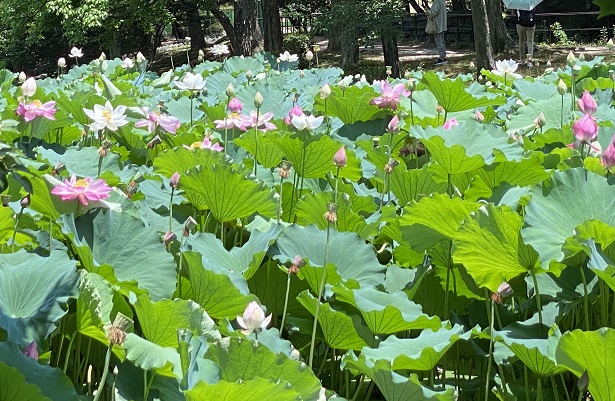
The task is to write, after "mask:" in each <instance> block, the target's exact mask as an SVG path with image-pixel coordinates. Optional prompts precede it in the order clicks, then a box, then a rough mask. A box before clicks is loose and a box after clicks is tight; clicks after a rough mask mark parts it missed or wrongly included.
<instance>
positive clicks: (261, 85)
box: [236, 81, 293, 120]
mask: <svg viewBox="0 0 615 401" xmlns="http://www.w3.org/2000/svg"><path fill="white" fill-rule="evenodd" d="M257 92H260V94H261V95H262V96H263V105H262V106H261V108H260V113H261V114H265V113H269V112H271V113H273V116H274V119H276V120H277V119H282V118H284V117H285V116H286V115H287V114H288V111H289V110H290V109H291V108H292V107H293V97H292V96H290V95H289V94H288V93H286V92H285V91H283V90H282V89H281V88H276V87H275V86H274V85H272V84H271V82H264V81H257V83H256V84H254V85H249V86H244V87H242V88H241V89H240V90H238V91H237V95H236V96H237V98H239V100H241V102H242V103H243V104H244V108H245V110H244V113H245V112H247V111H249V110H253V109H254V106H253V105H254V97H255V96H256V93H257Z"/></svg>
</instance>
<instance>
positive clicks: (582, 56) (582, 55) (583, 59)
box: [579, 53, 585, 61]
mask: <svg viewBox="0 0 615 401" xmlns="http://www.w3.org/2000/svg"><path fill="white" fill-rule="evenodd" d="M579 61H585V53H579Z"/></svg>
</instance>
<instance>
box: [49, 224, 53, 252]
mask: <svg viewBox="0 0 615 401" xmlns="http://www.w3.org/2000/svg"><path fill="white" fill-rule="evenodd" d="M51 252H53V220H51V217H50V218H49V254H50V255H51Z"/></svg>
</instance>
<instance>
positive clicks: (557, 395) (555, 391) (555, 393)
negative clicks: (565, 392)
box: [550, 376, 559, 401]
mask: <svg viewBox="0 0 615 401" xmlns="http://www.w3.org/2000/svg"><path fill="white" fill-rule="evenodd" d="M550 379H551V389H552V390H553V394H554V395H555V401H559V391H557V383H555V377H553V376H551V377H550Z"/></svg>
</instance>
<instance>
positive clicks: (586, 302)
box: [581, 267, 589, 331]
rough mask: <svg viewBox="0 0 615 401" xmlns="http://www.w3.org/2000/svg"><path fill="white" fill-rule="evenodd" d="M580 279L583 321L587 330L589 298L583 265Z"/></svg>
mask: <svg viewBox="0 0 615 401" xmlns="http://www.w3.org/2000/svg"><path fill="white" fill-rule="evenodd" d="M581 280H582V281H583V315H584V316H583V321H584V322H585V331H589V299H588V296H587V280H586V278H585V270H583V267H581Z"/></svg>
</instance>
